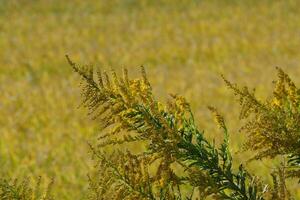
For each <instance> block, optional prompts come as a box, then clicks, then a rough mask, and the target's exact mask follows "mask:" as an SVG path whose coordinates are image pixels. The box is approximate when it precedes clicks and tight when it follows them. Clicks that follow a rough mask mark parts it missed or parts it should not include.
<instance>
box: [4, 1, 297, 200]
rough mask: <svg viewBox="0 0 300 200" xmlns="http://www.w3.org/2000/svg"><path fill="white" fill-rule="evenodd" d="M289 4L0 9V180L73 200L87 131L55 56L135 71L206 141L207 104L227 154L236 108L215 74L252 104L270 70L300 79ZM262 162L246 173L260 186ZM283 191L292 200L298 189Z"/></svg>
mask: <svg viewBox="0 0 300 200" xmlns="http://www.w3.org/2000/svg"><path fill="white" fill-rule="evenodd" d="M299 8H300V2H299V1H297V0H287V1H278V0H275V1H268V0H262V1H233V0H224V1H216V0H215V1H200V0H193V1H192V0H191V1H187V0H158V1H151V0H140V1H138V0H111V1H104V0H103V1H96V0H93V1H92V0H91V1H81V0H76V1H75V0H73V1H71V0H69V1H68V0H65V1H61V0H49V1H46V0H45V1H42V0H39V1H33V0H32V1H29V0H2V1H0V133H1V140H0V163H1V172H0V173H1V174H3V175H5V176H7V175H12V176H16V177H17V176H18V177H19V176H27V175H33V176H38V175H42V176H44V177H46V178H51V177H55V180H56V184H55V187H54V193H55V194H56V196H58V199H82V198H84V195H85V192H86V190H87V184H86V183H87V178H86V174H87V172H88V169H89V168H90V167H91V166H90V164H89V155H88V147H87V145H86V141H87V140H88V139H90V138H93V137H94V136H95V134H96V133H97V128H96V127H97V126H96V123H95V122H91V121H89V120H87V119H86V116H85V112H84V111H83V110H78V109H76V108H77V106H78V104H79V99H80V97H79V91H78V89H77V83H78V81H77V79H78V77H76V76H75V75H74V74H73V73H72V72H71V69H70V67H69V66H68V65H67V63H66V60H65V57H64V55H65V54H69V55H70V56H71V57H72V58H73V59H74V61H76V62H81V63H93V64H96V65H99V66H102V67H104V68H105V69H108V70H109V68H110V67H114V68H117V69H118V68H120V67H122V66H126V67H127V68H129V69H130V71H137V70H135V69H136V68H137V66H139V65H142V64H143V65H145V66H146V68H147V70H148V74H149V79H150V80H151V82H152V84H153V86H154V89H155V93H156V94H158V95H159V96H160V97H161V99H165V97H166V96H167V93H169V92H170V93H180V94H182V95H184V96H186V97H187V99H188V100H189V101H190V102H191V104H192V107H193V109H194V110H195V111H196V113H197V117H198V119H199V126H200V127H203V129H206V130H207V131H206V132H207V133H208V134H209V133H211V134H210V135H209V137H211V138H213V137H216V136H217V137H218V135H217V134H218V132H217V131H216V129H215V128H214V126H213V123H212V122H211V120H210V115H209V112H208V111H207V110H206V105H215V106H217V107H218V108H219V110H220V111H221V112H222V113H224V115H225V117H226V119H227V121H228V123H229V127H230V130H231V131H232V134H231V143H232V150H233V151H234V152H236V151H237V150H238V149H239V148H240V146H241V143H242V141H243V135H242V134H241V133H238V131H237V130H238V128H239V127H240V122H239V121H238V114H237V113H238V105H237V104H236V103H234V99H233V97H232V95H231V94H230V92H228V90H227V89H226V88H225V86H224V84H223V83H222V81H221V79H220V78H219V74H220V73H223V74H224V75H225V76H226V77H227V78H228V79H230V80H232V81H234V82H239V83H240V84H242V85H244V84H247V85H250V86H255V87H256V88H257V93H258V95H259V96H261V97H267V93H266V92H270V88H271V86H272V84H271V81H272V80H273V77H274V75H275V70H274V67H275V66H280V67H282V68H283V69H284V70H285V71H287V72H288V73H289V74H290V75H291V77H292V78H294V79H295V82H296V83H300V79H299V78H298V77H299V75H300V68H299V66H300V51H299V49H300V37H299V34H300V26H299V24H300V10H299ZM235 156H236V158H238V159H239V161H245V160H246V158H248V157H249V153H239V154H236V155H235ZM263 163H264V164H260V163H253V164H250V165H249V168H250V169H251V171H258V172H259V173H260V174H261V175H264V176H263V177H264V178H265V177H266V173H267V172H268V166H270V163H269V162H267V161H264V162H263ZM290 185H291V188H292V193H293V194H296V193H297V194H298V196H297V197H298V198H300V191H299V187H298V186H299V185H297V184H296V183H291V184H290ZM297 188H298V189H297Z"/></svg>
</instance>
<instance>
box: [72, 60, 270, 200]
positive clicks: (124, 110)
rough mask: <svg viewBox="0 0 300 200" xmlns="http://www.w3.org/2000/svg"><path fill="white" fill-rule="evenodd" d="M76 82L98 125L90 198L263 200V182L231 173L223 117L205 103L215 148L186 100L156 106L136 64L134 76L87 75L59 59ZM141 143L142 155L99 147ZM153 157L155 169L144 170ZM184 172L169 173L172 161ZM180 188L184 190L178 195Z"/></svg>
mask: <svg viewBox="0 0 300 200" xmlns="http://www.w3.org/2000/svg"><path fill="white" fill-rule="evenodd" d="M67 59H68V61H69V63H70V65H71V66H72V67H73V69H74V71H75V72H77V73H78V74H79V75H80V76H81V78H82V80H83V82H82V96H83V105H84V106H85V107H87V108H88V110H89V114H90V115H92V116H93V118H94V119H96V120H98V121H99V123H100V126H101V127H102V128H103V129H104V131H102V134H101V135H100V136H99V142H98V145H96V146H93V145H91V149H92V152H93V155H94V158H95V160H96V163H97V165H96V168H97V169H98V170H97V171H98V173H96V174H94V175H90V176H89V178H90V188H91V191H92V194H93V195H92V199H107V198H110V199H116V200H117V199H204V198H205V197H208V196H211V197H214V198H215V199H239V200H247V199H249V200H250V199H251V200H256V199H264V196H266V195H267V193H268V192H269V190H268V187H267V185H266V184H264V183H262V182H261V181H260V179H259V178H258V177H257V176H255V175H252V174H250V173H249V172H248V171H247V170H246V169H245V168H244V166H243V165H240V166H239V167H238V169H237V170H234V167H233V163H232V159H233V158H232V156H231V153H230V151H229V139H228V138H229V137H228V130H227V127H226V124H225V120H224V118H223V117H222V116H221V115H220V114H219V113H218V112H217V110H216V109H215V108H214V107H209V109H210V110H211V112H212V113H213V115H214V116H215V119H216V122H217V124H218V126H219V127H220V129H221V130H222V132H223V135H224V141H223V142H222V144H221V145H220V146H219V147H217V146H216V145H215V144H214V143H213V142H210V141H208V140H207V139H206V137H205V135H204V132H203V131H202V130H200V129H199V128H197V126H196V124H195V119H194V117H193V113H192V111H191V108H190V105H189V104H188V103H187V101H186V100H185V99H184V98H183V97H181V96H178V95H171V97H172V100H171V101H169V102H168V104H167V105H164V104H162V103H160V102H159V101H157V100H156V98H155V97H154V95H153V92H152V87H151V85H150V83H149V80H148V79H147V76H146V73H145V69H144V68H143V67H141V74H142V76H141V78H138V79H133V80H132V79H130V78H129V77H128V72H127V70H126V69H124V70H123V76H121V77H120V76H118V75H117V74H116V72H114V71H112V73H111V77H110V76H109V75H108V74H107V73H106V72H104V73H103V74H102V73H101V71H100V70H98V71H97V72H96V75H94V69H93V68H92V67H90V66H78V65H76V64H75V63H74V62H73V61H71V60H70V58H69V57H68V56H67ZM131 142H144V143H146V149H145V151H144V152H140V153H135V154H134V153H132V152H130V151H127V152H126V153H123V152H122V151H120V150H114V151H113V153H109V151H107V150H105V147H107V146H114V147H116V146H117V145H120V144H124V143H131ZM154 162H158V167H157V168H156V170H154V171H153V170H152V171H149V168H151V167H152V165H153V163H154ZM175 165H177V166H180V167H182V168H183V169H184V173H176V171H175V170H174V166H175ZM183 188H185V191H184V194H183ZM274 197H275V194H274V195H272V198H274Z"/></svg>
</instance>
